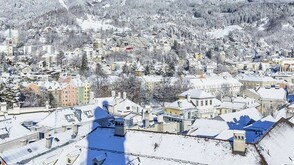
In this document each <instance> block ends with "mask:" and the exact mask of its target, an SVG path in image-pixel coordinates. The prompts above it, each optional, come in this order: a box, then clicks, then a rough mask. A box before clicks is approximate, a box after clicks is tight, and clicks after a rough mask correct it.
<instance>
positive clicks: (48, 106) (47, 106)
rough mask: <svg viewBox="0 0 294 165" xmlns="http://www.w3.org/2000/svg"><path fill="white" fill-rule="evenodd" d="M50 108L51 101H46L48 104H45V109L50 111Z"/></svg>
mask: <svg viewBox="0 0 294 165" xmlns="http://www.w3.org/2000/svg"><path fill="white" fill-rule="evenodd" d="M49 108H50V105H49V101H46V103H45V109H46V110H49Z"/></svg>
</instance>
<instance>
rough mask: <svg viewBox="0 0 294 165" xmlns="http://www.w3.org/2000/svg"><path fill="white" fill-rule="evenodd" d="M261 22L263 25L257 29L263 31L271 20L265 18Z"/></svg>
mask: <svg viewBox="0 0 294 165" xmlns="http://www.w3.org/2000/svg"><path fill="white" fill-rule="evenodd" d="M260 21H261V24H260V25H259V26H258V27H257V29H258V30H259V31H263V30H265V25H266V24H267V23H268V21H269V19H268V18H263V19H261V20H260Z"/></svg>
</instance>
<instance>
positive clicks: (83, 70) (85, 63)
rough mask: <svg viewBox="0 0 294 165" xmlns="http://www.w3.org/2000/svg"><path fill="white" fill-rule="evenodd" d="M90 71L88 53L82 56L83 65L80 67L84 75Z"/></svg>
mask: <svg viewBox="0 0 294 165" xmlns="http://www.w3.org/2000/svg"><path fill="white" fill-rule="evenodd" d="M88 70H89V67H88V59H87V55H86V53H84V54H83V56H82V64H81V67H80V73H81V74H82V75H85V74H86V73H87V72H88Z"/></svg>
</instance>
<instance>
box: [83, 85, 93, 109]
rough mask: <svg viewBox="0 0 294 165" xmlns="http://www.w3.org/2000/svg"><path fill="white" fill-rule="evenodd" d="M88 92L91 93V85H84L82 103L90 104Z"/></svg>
mask: <svg viewBox="0 0 294 165" xmlns="http://www.w3.org/2000/svg"><path fill="white" fill-rule="evenodd" d="M90 91H91V84H90V83H85V88H84V101H85V103H86V104H88V103H89V102H90Z"/></svg>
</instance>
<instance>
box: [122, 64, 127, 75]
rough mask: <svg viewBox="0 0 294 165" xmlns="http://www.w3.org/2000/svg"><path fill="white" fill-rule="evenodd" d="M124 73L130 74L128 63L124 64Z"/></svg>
mask: <svg viewBox="0 0 294 165" xmlns="http://www.w3.org/2000/svg"><path fill="white" fill-rule="evenodd" d="M122 73H124V74H129V68H128V66H127V64H124V65H123V67H122Z"/></svg>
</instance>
